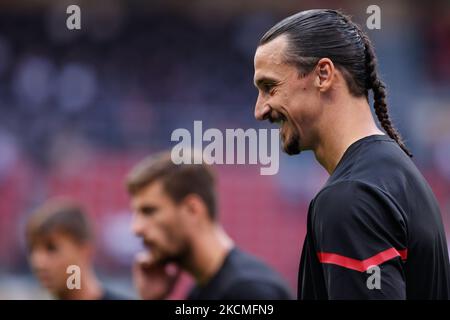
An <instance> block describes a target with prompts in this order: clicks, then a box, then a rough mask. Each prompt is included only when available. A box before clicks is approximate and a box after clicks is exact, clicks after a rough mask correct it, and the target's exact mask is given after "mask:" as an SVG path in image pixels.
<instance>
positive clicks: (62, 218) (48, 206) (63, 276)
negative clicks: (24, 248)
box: [26, 199, 120, 300]
mask: <svg viewBox="0 0 450 320" xmlns="http://www.w3.org/2000/svg"><path fill="white" fill-rule="evenodd" d="M26 238H27V244H28V249H29V261H30V264H31V267H32V269H33V271H34V273H35V274H36V277H37V278H38V280H39V282H40V283H41V284H42V286H44V287H45V288H46V289H47V290H48V291H49V292H50V293H51V294H52V295H53V296H54V297H55V298H57V299H63V300H115V299H119V298H120V297H119V296H117V295H115V294H113V293H111V292H109V291H107V290H105V289H104V288H102V286H101V284H100V282H99V281H98V279H97V277H96V275H95V272H94V267H93V263H92V260H93V250H94V248H93V234H92V229H91V226H90V223H89V221H88V218H87V215H86V214H85V213H84V211H83V209H82V208H81V207H80V206H79V205H78V204H76V203H74V202H72V201H70V200H65V199H55V200H50V201H48V202H47V203H45V204H44V205H43V206H42V207H40V208H39V209H38V210H37V211H36V212H35V213H34V214H33V215H32V216H31V217H30V219H29V220H28V223H27V229H26ZM71 265H76V266H78V267H79V270H80V276H81V277H80V288H79V289H77V288H72V289H69V287H68V285H67V280H68V277H69V276H70V273H69V274H68V273H67V268H68V267H69V266H71Z"/></svg>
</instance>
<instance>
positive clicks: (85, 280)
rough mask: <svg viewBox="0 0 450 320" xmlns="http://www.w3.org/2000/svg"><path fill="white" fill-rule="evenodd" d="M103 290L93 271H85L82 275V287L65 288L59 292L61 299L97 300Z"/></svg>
mask: <svg viewBox="0 0 450 320" xmlns="http://www.w3.org/2000/svg"><path fill="white" fill-rule="evenodd" d="M102 294H103V290H102V288H101V285H100V283H99V281H98V280H97V277H96V276H95V274H94V272H93V271H85V272H84V274H83V273H82V275H81V282H80V289H72V290H69V289H67V290H65V291H63V292H61V293H60V294H58V298H59V299H61V300H97V299H100V298H101V296H102Z"/></svg>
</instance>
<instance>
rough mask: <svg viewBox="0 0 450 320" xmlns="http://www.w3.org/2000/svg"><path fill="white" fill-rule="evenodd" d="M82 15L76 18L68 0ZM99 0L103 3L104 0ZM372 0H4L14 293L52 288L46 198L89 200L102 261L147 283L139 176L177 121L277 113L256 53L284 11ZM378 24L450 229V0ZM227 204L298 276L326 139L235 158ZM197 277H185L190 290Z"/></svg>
mask: <svg viewBox="0 0 450 320" xmlns="http://www.w3.org/2000/svg"><path fill="white" fill-rule="evenodd" d="M75 3H79V4H80V6H81V7H82V30H81V31H68V30H67V29H66V28H65V19H66V17H67V15H66V13H65V8H66V7H67V5H68V4H75ZM94 3H95V4H94ZM368 4H369V3H368V2H365V1H358V2H356V1H303V2H302V3H301V4H299V3H296V1H239V2H232V1H222V0H221V1H190V2H189V5H186V2H185V1H148V2H145V1H95V2H93V1H92V2H88V1H69V2H67V3H66V2H65V1H20V2H16V1H2V2H1V3H0V298H6V299H8V298H26V299H27V298H36V297H41V298H45V297H46V296H45V295H43V294H42V293H41V292H40V291H39V290H38V289H37V286H36V283H35V282H34V280H33V279H32V277H31V276H30V271H29V269H28V266H27V263H26V252H25V246H24V239H23V225H24V222H25V220H26V217H27V216H28V215H29V214H30V213H31V212H32V210H33V209H34V208H35V207H36V206H37V205H39V204H41V203H42V202H43V201H44V200H45V199H47V198H48V197H51V196H55V195H66V196H71V197H72V198H74V199H76V200H79V201H80V202H81V203H82V204H84V205H85V206H86V207H87V209H88V210H89V212H90V214H91V215H92V217H93V218H94V221H95V224H96V230H97V242H98V250H97V251H98V254H97V266H98V270H99V273H100V274H101V276H102V277H103V278H104V279H105V280H106V281H107V284H109V285H110V286H112V287H117V288H118V289H119V290H124V291H126V292H128V293H129V294H131V295H132V294H133V291H132V288H131V282H130V265H131V259H132V257H133V254H134V253H135V252H136V251H137V250H139V248H140V243H139V242H138V241H137V240H136V239H135V238H134V237H133V236H132V235H131V233H130V231H129V221H130V220H129V219H130V213H129V209H128V198H127V195H126V193H125V189H124V185H123V179H124V175H125V174H126V172H127V171H128V170H129V169H130V168H131V166H132V165H133V164H134V163H136V161H138V160H139V159H140V158H141V157H143V156H145V155H148V154H151V153H152V152H156V151H159V150H163V149H167V148H170V147H171V146H172V145H173V143H171V141H170V134H171V132H172V131H173V130H174V129H176V128H188V129H191V128H192V123H193V121H194V120H202V121H203V123H204V127H205V128H206V127H215V128H220V129H223V128H250V127H267V124H260V123H257V122H256V121H255V120H254V119H253V106H254V102H255V98H256V90H255V89H254V88H253V84H252V80H253V54H254V50H255V47H256V44H257V41H258V39H259V37H260V36H261V35H262V33H263V32H264V31H265V30H266V29H267V28H269V27H270V26H271V25H273V24H274V23H275V22H276V21H278V20H280V19H281V18H283V17H285V16H287V15H289V14H292V13H295V12H297V11H300V10H304V9H307V8H313V7H332V8H342V9H344V11H346V12H347V13H349V14H353V15H354V17H355V20H356V21H358V22H360V23H364V21H365V17H366V15H365V8H366V7H367V5H368ZM380 6H381V8H382V19H383V20H382V29H381V30H379V31H370V32H369V34H370V36H371V37H372V38H373V39H374V41H375V45H376V48H377V52H378V55H379V60H380V65H381V71H382V74H383V76H384V79H385V81H386V82H387V84H388V88H389V93H390V97H389V99H390V106H391V110H392V111H391V112H392V115H393V117H394V119H395V122H396V123H397V126H398V127H399V128H400V131H401V132H402V133H403V136H404V137H405V138H406V141H407V143H408V144H409V145H410V148H411V149H412V150H413V153H415V155H416V157H415V161H416V163H417V164H418V165H419V167H420V168H421V170H422V172H423V173H424V174H425V176H426V178H427V179H428V181H429V182H430V184H431V185H432V187H433V190H434V192H435V193H436V195H437V197H438V200H439V203H440V205H441V210H442V214H443V219H444V222H445V224H446V227H447V234H449V232H450V218H449V216H450V160H449V159H450V90H449V89H450V23H449V21H450V5H449V4H448V1H447V2H445V1H442V2H440V1H436V2H433V1H431V2H430V1H427V2H426V5H425V4H423V3H421V2H419V1H395V4H394V3H392V2H387V1H386V2H383V1H380ZM217 169H218V171H219V190H218V191H219V198H220V215H221V221H222V222H223V224H224V226H225V229H226V230H227V231H228V232H229V233H230V235H231V236H232V237H233V238H234V239H235V241H236V243H237V244H238V245H240V246H241V247H243V248H244V249H246V250H248V251H250V252H252V253H254V254H256V255H258V256H260V257H261V258H263V259H265V260H266V261H268V262H269V264H271V265H272V266H273V267H275V268H276V269H277V270H278V271H280V272H281V273H282V274H283V275H284V276H285V277H286V278H287V279H288V281H289V283H290V285H291V286H292V288H293V289H294V290H295V289H296V283H297V282H296V281H297V278H296V277H297V269H298V262H299V258H300V251H301V246H302V242H303V237H304V235H305V221H306V211H307V208H308V204H309V201H310V199H311V198H312V197H313V196H314V194H315V193H316V192H317V191H318V190H319V189H320V187H321V185H322V184H323V183H324V182H325V181H326V178H327V176H326V173H325V171H324V170H322V169H321V168H320V167H319V166H318V165H317V164H316V163H315V161H314V159H313V156H312V155H311V154H309V153H308V154H304V155H302V156H301V157H294V158H289V157H287V156H286V155H282V156H281V165H280V172H279V174H278V175H276V176H271V177H267V176H260V175H259V167H257V166H219V167H217ZM187 286H188V281H187V280H183V283H182V285H181V286H180V288H179V289H178V290H177V292H176V293H175V295H174V297H182V295H183V292H184V291H185V290H186V288H187Z"/></svg>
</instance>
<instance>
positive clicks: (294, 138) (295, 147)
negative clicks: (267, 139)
mask: <svg viewBox="0 0 450 320" xmlns="http://www.w3.org/2000/svg"><path fill="white" fill-rule="evenodd" d="M281 140H282V141H281V142H282V144H283V151H284V152H286V153H287V154H288V155H290V156H292V155H295V154H299V153H300V152H301V148H300V136H299V135H298V133H297V132H294V134H292V135H291V136H290V137H283V136H282V137H281Z"/></svg>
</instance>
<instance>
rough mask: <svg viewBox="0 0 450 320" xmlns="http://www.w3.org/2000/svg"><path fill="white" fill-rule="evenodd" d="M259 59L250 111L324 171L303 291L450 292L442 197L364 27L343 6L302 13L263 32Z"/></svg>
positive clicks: (309, 295)
mask: <svg viewBox="0 0 450 320" xmlns="http://www.w3.org/2000/svg"><path fill="white" fill-rule="evenodd" d="M254 67H255V74H254V83H255V85H256V87H257V88H258V91H259V95H258V99H257V102H256V105H255V117H256V118H257V119H258V120H265V119H267V120H269V121H271V122H279V123H280V124H281V139H282V143H283V148H284V150H285V151H286V152H287V153H288V154H291V155H292V154H298V153H300V152H301V151H303V150H312V151H313V152H314V155H315V157H316V159H317V161H318V162H319V163H320V164H321V165H322V166H323V167H324V168H325V169H326V170H327V172H328V173H329V174H330V177H329V179H328V181H327V183H326V184H325V186H324V187H323V188H322V190H320V192H319V193H318V194H317V195H316V197H315V198H314V199H313V200H312V202H311V204H310V207H309V211H308V220H307V235H306V239H305V242H304V245H303V252H302V258H301V262H300V270H299V278H298V297H299V298H300V299H448V298H449V297H450V292H449V288H450V281H449V279H450V268H449V258H448V250H447V242H446V236H445V232H444V228H443V224H442V219H441V215H440V210H439V206H438V204H437V201H436V199H435V197H434V195H433V192H432V190H431V188H430V187H429V185H428V183H427V182H426V180H425V179H424V178H423V176H422V175H421V173H420V172H419V171H418V170H417V168H416V166H415V165H414V163H413V162H412V161H411V159H410V156H411V154H410V152H409V150H408V149H407V147H406V146H405V144H404V142H403V141H402V139H401V138H400V135H399V134H398V132H397V131H396V129H395V128H394V127H393V125H392V122H391V120H390V117H389V114H388V110H387V102H386V91H385V85H384V84H383V82H382V81H381V80H380V77H379V74H378V71H377V62H376V57H375V53H374V48H373V46H372V43H371V42H370V40H369V38H368V37H367V35H366V34H365V33H364V32H363V31H362V30H361V29H360V28H359V27H358V26H357V25H356V24H355V23H353V22H352V21H351V20H350V18H349V17H347V16H345V15H344V14H342V13H341V12H339V11H335V10H308V11H303V12H300V13H298V14H295V15H293V16H291V17H288V18H286V19H284V20H283V21H281V22H279V23H278V24H276V25H275V26H274V27H272V28H271V29H270V30H269V31H267V33H266V34H265V35H264V36H263V37H262V38H261V40H260V43H259V46H258V48H257V50H256V54H255V58H254ZM370 91H372V93H373V100H374V105H373V107H374V111H375V114H376V115H377V118H378V120H379V122H380V124H381V127H382V128H383V129H384V131H385V132H386V133H387V135H385V134H384V133H383V132H382V131H381V130H380V129H379V128H378V127H377V125H376V124H375V121H374V119H373V117H372V114H371V110H370V106H369V98H368V97H369V92H370ZM374 266H375V267H379V269H377V268H373V267H374ZM369 269H370V270H369ZM377 270H378V280H379V283H378V285H377V284H376V281H374V282H371V281H372V280H374V279H375V278H373V277H371V275H372V273H373V272H377ZM368 271H370V272H368Z"/></svg>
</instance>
